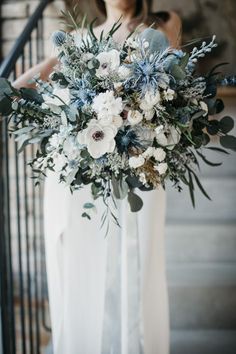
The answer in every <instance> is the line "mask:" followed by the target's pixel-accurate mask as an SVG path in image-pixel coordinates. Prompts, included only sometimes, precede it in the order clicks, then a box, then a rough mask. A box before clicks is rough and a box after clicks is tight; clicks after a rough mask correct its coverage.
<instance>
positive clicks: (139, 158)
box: [129, 155, 145, 168]
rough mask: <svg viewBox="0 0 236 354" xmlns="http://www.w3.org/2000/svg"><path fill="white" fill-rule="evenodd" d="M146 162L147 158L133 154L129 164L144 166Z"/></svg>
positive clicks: (132, 166) (134, 166)
mask: <svg viewBox="0 0 236 354" xmlns="http://www.w3.org/2000/svg"><path fill="white" fill-rule="evenodd" d="M144 162H145V159H144V157H143V156H142V155H139V156H132V157H130V158H129V166H130V167H131V168H138V167H140V166H142V165H143V164H144Z"/></svg>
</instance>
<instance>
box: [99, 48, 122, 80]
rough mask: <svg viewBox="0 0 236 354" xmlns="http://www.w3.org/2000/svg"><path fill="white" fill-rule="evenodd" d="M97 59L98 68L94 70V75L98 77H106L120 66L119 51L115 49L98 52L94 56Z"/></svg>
mask: <svg viewBox="0 0 236 354" xmlns="http://www.w3.org/2000/svg"><path fill="white" fill-rule="evenodd" d="M96 59H97V60H98V61H99V68H98V69H97V70H96V76H97V77H99V78H103V77H107V76H109V75H110V73H112V72H113V71H116V70H118V67H119V66H120V53H119V51H118V50H116V49H112V50H110V51H108V52H102V53H99V54H98V55H97V56H96Z"/></svg>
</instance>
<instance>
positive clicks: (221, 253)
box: [166, 223, 236, 263]
mask: <svg viewBox="0 0 236 354" xmlns="http://www.w3.org/2000/svg"><path fill="white" fill-rule="evenodd" d="M235 250H236V223H234V224H229V225H227V226H225V225H214V224H211V225H208V224H206V225H205V224H192V225H186V224H181V225H167V226H166V258H167V263H171V262H180V263H183V262H236V252H235Z"/></svg>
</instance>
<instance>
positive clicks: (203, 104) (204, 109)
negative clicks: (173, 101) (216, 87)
mask: <svg viewBox="0 0 236 354" xmlns="http://www.w3.org/2000/svg"><path fill="white" fill-rule="evenodd" d="M199 104H200V107H201V109H202V110H203V111H205V113H204V116H206V115H207V113H208V106H207V104H206V103H205V102H204V101H200V102H199Z"/></svg>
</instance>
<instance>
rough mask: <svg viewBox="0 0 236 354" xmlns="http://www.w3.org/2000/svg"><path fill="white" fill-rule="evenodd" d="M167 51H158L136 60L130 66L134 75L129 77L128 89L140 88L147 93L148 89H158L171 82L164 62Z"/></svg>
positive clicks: (126, 85) (126, 83)
mask: <svg viewBox="0 0 236 354" xmlns="http://www.w3.org/2000/svg"><path fill="white" fill-rule="evenodd" d="M166 54H167V52H166V53H165V52H163V53H157V54H155V55H151V56H146V55H143V58H142V59H141V60H140V59H137V60H135V61H134V62H133V63H132V64H130V65H129V67H130V68H131V70H132V75H131V77H130V78H128V79H127V80H126V81H125V83H124V86H125V88H126V89H138V90H140V91H142V93H145V92H146V90H147V89H152V90H156V89H157V88H158V87H159V86H160V87H163V86H166V85H168V84H169V80H170V78H169V75H168V74H167V73H166V72H165V70H164V63H165V60H166V58H167V57H166Z"/></svg>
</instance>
